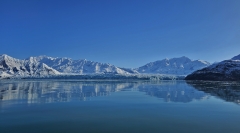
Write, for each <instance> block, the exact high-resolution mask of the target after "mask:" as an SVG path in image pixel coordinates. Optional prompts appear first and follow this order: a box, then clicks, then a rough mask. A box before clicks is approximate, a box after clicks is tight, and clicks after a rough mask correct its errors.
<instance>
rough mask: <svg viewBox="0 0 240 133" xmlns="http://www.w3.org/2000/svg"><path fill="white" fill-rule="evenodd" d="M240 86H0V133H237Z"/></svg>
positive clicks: (129, 83) (63, 83)
mask: <svg viewBox="0 0 240 133" xmlns="http://www.w3.org/2000/svg"><path fill="white" fill-rule="evenodd" d="M239 103H240V84H239V83H238V82H188V83H187V82H185V81H159V82H153V81H152V82H149V81H78V80H67V81H64V80H15V81H13V80H3V81H0V133H160V132H162V133H204V132H205V133H240V126H239V123H240V105H239Z"/></svg>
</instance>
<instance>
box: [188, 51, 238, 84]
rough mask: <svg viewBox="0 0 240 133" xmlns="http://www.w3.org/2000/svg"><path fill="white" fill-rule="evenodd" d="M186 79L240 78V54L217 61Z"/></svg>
mask: <svg viewBox="0 0 240 133" xmlns="http://www.w3.org/2000/svg"><path fill="white" fill-rule="evenodd" d="M185 79H186V80H220V81H222V80H240V56H239V55H238V56H235V57H233V58H232V59H230V60H224V61H222V62H219V63H215V64H213V65H211V66H209V67H206V68H204V69H201V70H198V71H195V72H194V73H192V74H190V75H188V76H187V77H186V78H185Z"/></svg>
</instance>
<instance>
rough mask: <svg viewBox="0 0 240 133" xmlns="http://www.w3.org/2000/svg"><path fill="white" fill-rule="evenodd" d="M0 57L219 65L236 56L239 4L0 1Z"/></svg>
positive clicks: (239, 0)
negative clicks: (175, 60)
mask: <svg viewBox="0 0 240 133" xmlns="http://www.w3.org/2000/svg"><path fill="white" fill-rule="evenodd" d="M0 54H8V55H10V56H12V57H15V58H20V59H24V58H27V57H29V56H38V55H48V56H52V57H70V58H73V59H88V60H92V61H98V62H103V63H110V64H114V65H116V66H120V67H129V68H135V67H139V66H142V65H144V64H146V63H148V62H152V61H156V60H161V59H164V58H172V57H180V56H187V57H189V58H191V59H202V60H207V61H209V62H215V61H221V60H224V59H229V58H231V57H233V56H235V55H238V54H240V0H0Z"/></svg>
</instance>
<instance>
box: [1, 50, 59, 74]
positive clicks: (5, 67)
mask: <svg viewBox="0 0 240 133" xmlns="http://www.w3.org/2000/svg"><path fill="white" fill-rule="evenodd" d="M58 74H60V72H58V71H57V70H54V69H53V68H51V67H49V66H47V65H46V64H44V63H40V62H35V61H32V60H19V59H15V58H13V57H10V56H8V55H5V54H4V55H1V56H0V78H8V77H36V76H38V77H41V76H49V75H58Z"/></svg>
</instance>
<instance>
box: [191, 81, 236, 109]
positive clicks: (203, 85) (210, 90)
mask: <svg viewBox="0 0 240 133" xmlns="http://www.w3.org/2000/svg"><path fill="white" fill-rule="evenodd" d="M187 84H189V85H191V86H192V87H194V88H195V89H197V90H199V91H203V92H205V93H207V94H210V95H212V96H215V97H219V98H221V99H223V100H225V101H227V102H234V103H237V104H240V82H210V81H187Z"/></svg>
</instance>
